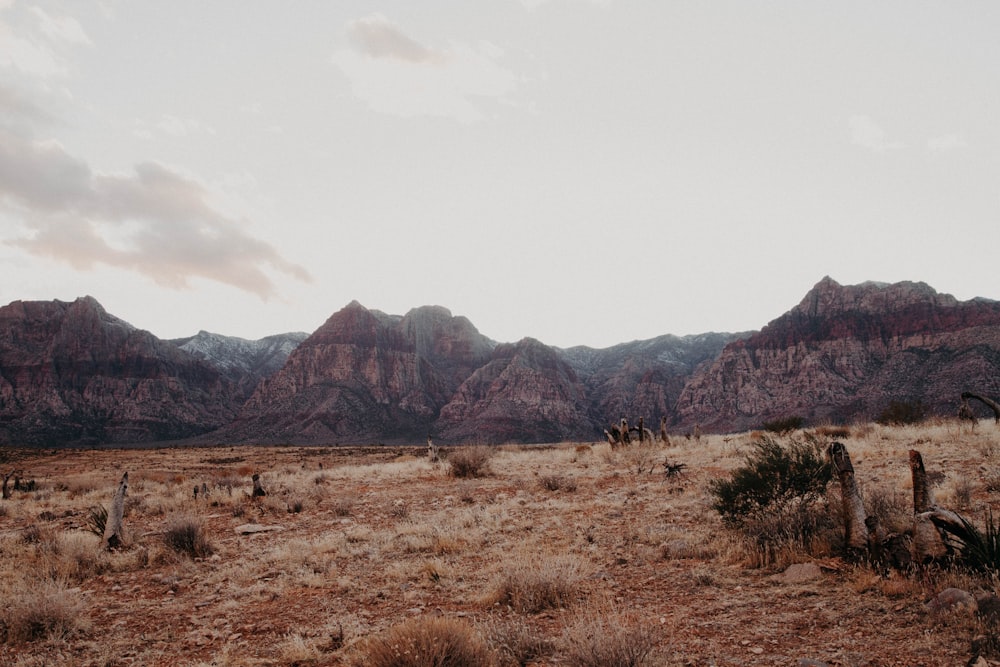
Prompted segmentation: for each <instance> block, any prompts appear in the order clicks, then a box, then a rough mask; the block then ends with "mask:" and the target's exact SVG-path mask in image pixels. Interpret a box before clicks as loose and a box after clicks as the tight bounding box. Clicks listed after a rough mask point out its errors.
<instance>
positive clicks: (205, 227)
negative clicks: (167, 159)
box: [0, 129, 311, 299]
mask: <svg viewBox="0 0 1000 667" xmlns="http://www.w3.org/2000/svg"><path fill="white" fill-rule="evenodd" d="M0 206H3V207H4V208H6V209H7V211H8V212H9V213H11V214H12V215H13V216H15V217H16V218H18V219H20V221H21V222H22V224H23V226H24V229H25V231H26V233H22V234H21V235H19V236H17V237H15V238H8V239H6V242H7V243H8V244H11V245H14V246H18V247H21V248H23V249H24V250H26V251H28V252H30V253H33V254H36V255H40V256H48V257H51V258H54V259H56V260H59V261H62V262H66V263H68V264H70V265H72V266H74V267H77V268H90V267H93V266H94V265H96V264H106V265H109V266H115V267H119V268H123V269H127V270H130V271H134V272H136V273H138V274H141V275H144V276H146V277H148V278H150V279H152V280H153V281H155V282H156V283H158V284H160V285H164V286H169V287H174V288H183V287H187V286H188V285H189V284H190V281H191V280H192V279H194V278H203V279H208V280H213V281H217V282H220V283H224V284H227V285H231V286H233V287H236V288H238V289H241V290H245V291H247V292H250V293H253V294H256V295H258V296H259V297H261V298H262V299H267V298H269V297H273V296H275V294H276V290H275V286H274V282H273V281H272V279H271V277H270V275H269V271H270V270H274V271H279V272H282V273H285V274H287V275H290V276H293V277H295V278H297V279H299V280H303V281H309V280H310V279H311V278H310V276H309V273H308V272H307V271H306V270H305V269H304V268H302V267H301V266H299V265H297V264H294V263H292V262H290V261H288V260H286V259H285V258H284V257H282V256H281V254H280V253H279V252H278V251H277V250H276V249H275V248H274V247H273V246H271V245H270V244H268V243H266V242H265V241H262V240H260V239H258V238H255V237H254V236H253V235H252V234H250V233H249V232H248V231H247V229H246V227H247V225H246V223H245V222H244V221H240V220H237V219H233V218H231V217H228V216H226V215H224V214H222V213H221V212H220V211H218V210H217V209H216V208H214V207H213V206H212V204H211V203H210V192H209V191H208V190H207V189H206V188H205V187H204V186H203V185H201V184H200V183H198V182H197V181H196V180H194V179H192V178H189V177H186V176H183V175H181V174H179V173H177V172H176V171H174V170H171V169H169V168H167V167H165V166H163V165H160V164H156V163H152V162H147V163H142V164H139V165H136V166H135V168H134V170H133V172H132V173H126V174H102V173H97V172H95V171H94V170H93V169H91V167H90V165H88V164H87V163H86V162H85V161H84V160H81V159H79V158H77V157H75V156H73V155H70V154H69V153H68V152H67V151H66V150H65V148H64V147H62V146H61V145H59V144H58V143H57V142H55V141H50V140H35V139H32V138H30V137H25V136H22V135H19V134H17V133H14V132H10V131H8V130H6V129H0Z"/></svg>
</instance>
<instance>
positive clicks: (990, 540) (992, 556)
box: [942, 511, 1000, 576]
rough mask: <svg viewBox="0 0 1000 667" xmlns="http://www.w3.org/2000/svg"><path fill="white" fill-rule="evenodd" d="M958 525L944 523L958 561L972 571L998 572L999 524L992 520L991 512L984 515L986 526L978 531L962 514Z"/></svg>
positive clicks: (992, 573) (999, 572) (999, 556)
mask: <svg viewBox="0 0 1000 667" xmlns="http://www.w3.org/2000/svg"><path fill="white" fill-rule="evenodd" d="M958 519H959V525H958V526H955V525H946V526H942V528H943V529H944V530H945V532H946V533H947V542H948V543H949V545H950V546H951V547H952V548H953V549H955V550H956V551H957V553H958V559H959V562H961V563H962V564H963V565H965V566H966V567H967V568H969V569H970V570H972V571H974V572H983V573H986V574H991V575H994V576H996V575H997V574H1000V526H998V525H997V524H996V523H994V521H993V512H992V511H990V512H989V514H988V515H987V517H986V527H985V529H984V530H982V531H980V530H979V529H978V528H976V526H975V525H973V523H972V522H971V521H969V520H968V519H966V518H965V517H964V516H959V517H958Z"/></svg>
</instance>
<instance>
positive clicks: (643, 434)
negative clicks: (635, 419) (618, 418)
mask: <svg viewBox="0 0 1000 667" xmlns="http://www.w3.org/2000/svg"><path fill="white" fill-rule="evenodd" d="M645 440H646V427H645V426H644V425H643V423H642V417H639V443H640V444H641V443H642V442H644V441H645Z"/></svg>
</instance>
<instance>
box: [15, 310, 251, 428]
mask: <svg viewBox="0 0 1000 667" xmlns="http://www.w3.org/2000/svg"><path fill="white" fill-rule="evenodd" d="M236 405H237V404H236V402H235V395H234V392H233V388H232V386H231V384H230V383H229V382H228V381H227V380H226V379H225V378H223V377H222V376H221V375H220V374H219V372H218V371H216V370H215V369H214V368H212V367H211V366H209V365H208V364H206V363H204V362H203V361H201V360H199V359H196V358H194V357H192V356H191V355H189V354H187V353H186V352H183V351H181V350H179V349H178V348H177V347H176V346H174V345H172V344H170V343H167V342H165V341H162V340H159V339H158V338H156V337H155V336H153V335H152V334H150V333H148V332H146V331H142V330H139V329H136V328H135V327H133V326H131V325H130V324H128V323H127V322H124V321H123V320H120V319H118V318H116V317H114V316H112V315H109V314H108V313H107V312H105V310H104V309H103V308H102V307H101V305H100V304H99V303H97V301H96V300H94V299H93V298H91V297H84V298H80V299H77V300H76V301H74V302H72V303H66V302H62V301H51V302H38V301H35V302H21V301H15V302H14V303H11V304H10V305H8V306H5V307H3V308H0V443H4V444H25V445H50V444H51V445H58V444H98V443H124V442H130V443H131V442H148V441H154V440H164V439H177V438H185V437H189V436H193V435H197V434H200V433H204V432H207V431H211V430H214V429H216V428H218V427H219V426H221V425H222V424H225V423H227V422H228V421H229V420H231V419H232V418H233V416H234V415H235V410H236Z"/></svg>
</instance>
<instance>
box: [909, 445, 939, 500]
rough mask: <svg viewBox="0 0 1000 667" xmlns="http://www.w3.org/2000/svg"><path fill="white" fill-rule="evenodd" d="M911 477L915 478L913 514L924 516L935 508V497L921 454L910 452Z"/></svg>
mask: <svg viewBox="0 0 1000 667" xmlns="http://www.w3.org/2000/svg"><path fill="white" fill-rule="evenodd" d="M910 475H911V476H912V477H913V513H914V514H923V513H924V512H926V511H928V510H930V509H931V508H932V507H934V496H933V494H931V487H930V483H929V482H928V481H927V470H925V469H924V459H923V457H922V456H920V452H918V451H917V450H915V449H911V450H910Z"/></svg>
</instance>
